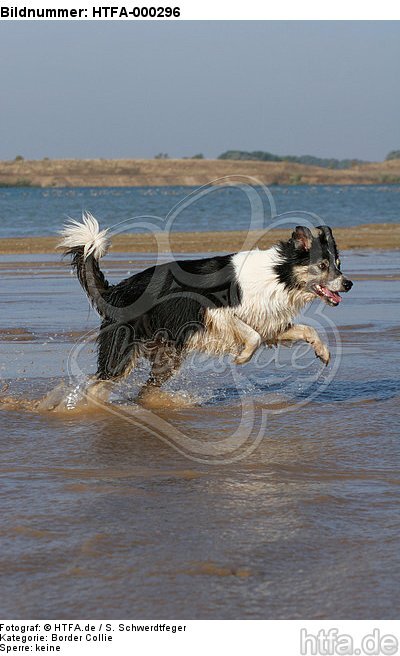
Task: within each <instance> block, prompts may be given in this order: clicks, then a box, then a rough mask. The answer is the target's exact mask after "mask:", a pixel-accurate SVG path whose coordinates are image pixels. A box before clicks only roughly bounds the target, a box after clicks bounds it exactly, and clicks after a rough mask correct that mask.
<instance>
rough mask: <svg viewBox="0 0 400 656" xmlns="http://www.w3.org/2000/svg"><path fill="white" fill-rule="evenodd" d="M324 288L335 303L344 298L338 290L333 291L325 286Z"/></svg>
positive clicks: (325, 292)
mask: <svg viewBox="0 0 400 656" xmlns="http://www.w3.org/2000/svg"><path fill="white" fill-rule="evenodd" d="M323 290H324V294H326V296H328V298H331V299H332V301H334V302H335V303H340V301H341V300H342V297H341V296H340V295H339V294H337V293H336V292H331V290H330V289H328V288H327V287H323Z"/></svg>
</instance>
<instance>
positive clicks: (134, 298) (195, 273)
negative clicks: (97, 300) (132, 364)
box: [98, 255, 241, 377]
mask: <svg viewBox="0 0 400 656" xmlns="http://www.w3.org/2000/svg"><path fill="white" fill-rule="evenodd" d="M103 299H104V302H105V308H106V309H105V316H106V320H105V321H104V322H103V325H102V328H101V331H100V335H99V339H98V341H99V372H98V373H99V374H100V376H101V377H110V376H113V375H119V374H120V373H121V368H122V369H124V367H125V365H126V364H127V363H128V361H129V359H130V357H131V354H133V352H134V351H136V352H141V353H143V348H144V345H145V344H146V348H150V349H151V344H153V345H154V348H155V349H156V348H157V347H158V346H159V345H160V344H161V343H163V344H168V343H170V344H171V345H173V346H174V348H176V349H178V350H181V349H182V348H183V347H184V345H185V343H186V342H187V340H188V339H189V338H190V337H191V336H192V334H193V333H194V332H196V331H198V330H202V329H204V313H205V311H206V309H207V308H220V307H231V306H235V305H238V304H239V303H240V301H241V293H240V288H239V285H238V283H237V281H236V276H235V269H234V266H233V264H232V255H224V256H218V257H211V258H206V259H202V260H182V261H178V262H169V263H167V264H161V265H158V266H153V267H150V268H149V269H146V270H144V271H141V272H140V273H137V274H135V275H133V276H131V277H130V278H127V279H126V280H122V281H121V282H120V283H118V284H116V285H113V286H111V287H109V288H108V289H107V290H105V291H104V293H103ZM103 316H104V315H103Z"/></svg>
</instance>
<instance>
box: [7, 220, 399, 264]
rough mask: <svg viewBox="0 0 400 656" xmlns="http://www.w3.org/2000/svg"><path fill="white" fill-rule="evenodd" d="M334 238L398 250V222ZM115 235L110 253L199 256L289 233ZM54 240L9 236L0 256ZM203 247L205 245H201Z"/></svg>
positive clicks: (37, 249) (48, 248) (47, 248)
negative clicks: (156, 253)
mask: <svg viewBox="0 0 400 656" xmlns="http://www.w3.org/2000/svg"><path fill="white" fill-rule="evenodd" d="M334 232H335V238H336V240H337V243H338V246H339V249H340V250H353V249H361V248H362V249H374V250H398V249H400V223H375V224H365V225H360V226H354V227H349V228H335V230H334ZM156 234H157V240H158V243H157V242H156V240H155V237H154V236H153V235H151V234H148V233H138V234H123V235H116V236H115V237H114V238H113V239H112V248H111V257H112V253H154V252H160V253H168V252H170V251H171V253H203V252H205V251H207V252H208V253H211V252H220V253H221V252H236V251H238V250H250V249H251V248H254V247H259V248H268V247H269V246H271V245H272V244H274V243H276V242H277V241H278V240H279V239H287V238H288V235H289V230H270V231H268V232H266V233H265V232H258V231H252V232H245V231H242V230H232V231H229V232H172V233H170V235H169V240H168V239H167V237H168V235H162V233H156ZM58 241H59V238H57V237H12V238H11V237H10V238H7V237H5V238H1V239H0V255H10V254H39V253H42V254H43V253H55V252H56V251H55V249H56V245H57V243H58ZM205 245H206V246H205Z"/></svg>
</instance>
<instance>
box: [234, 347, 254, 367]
mask: <svg viewBox="0 0 400 656" xmlns="http://www.w3.org/2000/svg"><path fill="white" fill-rule="evenodd" d="M253 353H254V351H252V352H251V353H249V352H248V351H247V352H246V350H244V351H242V352H241V353H240V354H239V355H237V356H236V358H235V359H234V363H235V364H246V362H249V361H250V360H251V358H252V355H253Z"/></svg>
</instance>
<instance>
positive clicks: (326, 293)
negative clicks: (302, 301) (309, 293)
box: [313, 285, 342, 307]
mask: <svg viewBox="0 0 400 656" xmlns="http://www.w3.org/2000/svg"><path fill="white" fill-rule="evenodd" d="M313 291H314V292H315V293H316V294H317V296H320V297H321V298H323V299H324V301H325V302H326V303H328V305H333V306H334V307H335V306H336V305H339V303H340V301H341V300H342V297H341V296H340V294H338V293H337V292H332V291H331V290H330V289H328V288H327V287H323V286H322V285H313Z"/></svg>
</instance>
